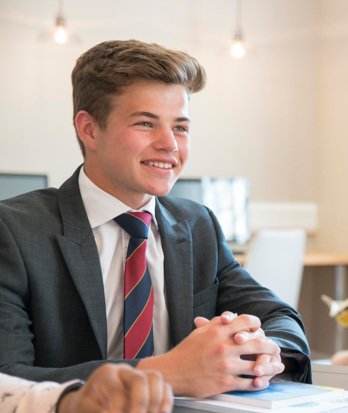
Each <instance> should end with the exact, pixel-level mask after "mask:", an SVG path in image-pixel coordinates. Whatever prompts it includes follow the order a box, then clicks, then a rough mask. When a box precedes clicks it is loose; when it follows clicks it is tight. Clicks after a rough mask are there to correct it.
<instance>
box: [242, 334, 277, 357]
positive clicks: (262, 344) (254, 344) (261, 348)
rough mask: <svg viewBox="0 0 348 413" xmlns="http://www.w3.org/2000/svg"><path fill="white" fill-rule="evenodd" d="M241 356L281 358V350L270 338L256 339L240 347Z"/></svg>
mask: <svg viewBox="0 0 348 413" xmlns="http://www.w3.org/2000/svg"><path fill="white" fill-rule="evenodd" d="M238 348H239V352H240V354H243V355H244V354H245V355H250V354H256V355H258V356H259V355H262V354H268V355H269V356H279V354H280V348H279V346H278V345H277V343H275V342H274V341H273V340H271V339H269V338H267V337H266V338H255V339H252V340H249V341H247V342H246V343H244V344H240V345H239V346H238Z"/></svg>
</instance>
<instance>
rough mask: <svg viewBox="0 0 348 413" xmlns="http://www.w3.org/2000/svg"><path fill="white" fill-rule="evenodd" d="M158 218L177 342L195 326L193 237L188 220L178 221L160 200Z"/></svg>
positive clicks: (171, 317) (170, 313)
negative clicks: (193, 321)
mask: <svg viewBox="0 0 348 413" xmlns="http://www.w3.org/2000/svg"><path fill="white" fill-rule="evenodd" d="M156 218H157V222H158V228H159V232H160V235H161V241H162V248H163V253H164V278H165V287H166V298H167V306H168V313H169V321H170V331H171V339H172V342H173V344H174V345H176V344H177V343H178V342H180V341H181V340H183V338H184V337H186V336H187V335H188V334H189V333H190V332H191V331H192V327H193V323H192V320H193V282H192V273H193V264H192V237H191V231H190V228H189V226H188V223H187V221H186V220H184V221H181V222H177V221H176V220H175V219H174V217H173V216H172V215H171V214H170V213H169V211H168V210H167V209H166V208H165V207H164V206H163V205H161V204H160V201H158V200H157V206H156Z"/></svg>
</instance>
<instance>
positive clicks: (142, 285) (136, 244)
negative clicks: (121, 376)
mask: <svg viewBox="0 0 348 413" xmlns="http://www.w3.org/2000/svg"><path fill="white" fill-rule="evenodd" d="M151 220H152V215H151V214H150V213H149V212H127V213H125V214H122V215H119V216H118V217H116V218H115V221H116V222H117V224H118V225H120V227H121V228H123V229H124V230H125V231H127V232H128V234H129V235H130V240H129V244H128V250H127V258H126V264H125V272H124V358H125V359H134V358H143V357H148V356H152V355H153V351H154V347H153V327H152V322H153V303H154V297H153V289H152V284H151V278H150V273H149V270H148V268H147V264H146V242H147V238H148V231H149V225H150V224H151Z"/></svg>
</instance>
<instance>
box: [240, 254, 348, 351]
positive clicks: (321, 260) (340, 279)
mask: <svg viewBox="0 0 348 413" xmlns="http://www.w3.org/2000/svg"><path fill="white" fill-rule="evenodd" d="M235 257H236V259H237V260H238V261H239V262H240V264H241V265H244V264H245V262H246V257H247V254H235ZM303 265H304V267H332V268H334V279H335V280H334V283H335V296H334V298H335V299H336V300H344V299H346V298H347V297H346V296H345V291H346V282H347V280H346V277H347V266H348V254H339V253H331V252H306V253H305V256H304V259H303ZM343 347H344V329H343V328H342V327H341V326H339V325H338V324H336V330H335V351H340V350H342V349H343Z"/></svg>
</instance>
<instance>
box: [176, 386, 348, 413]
mask: <svg viewBox="0 0 348 413" xmlns="http://www.w3.org/2000/svg"><path fill="white" fill-rule="evenodd" d="M343 405H344V406H347V407H348V394H347V392H345V391H344V389H339V388H333V387H324V386H317V385H311V384H304V383H297V382H291V381H274V382H272V383H271V384H270V386H269V387H268V388H267V389H265V390H260V391H256V392H240V391H233V392H227V393H222V394H219V395H216V396H213V397H210V398H206V399H195V398H186V397H176V398H175V406H177V407H179V408H186V409H187V408H190V409H195V410H197V411H208V412H218V413H220V412H221V413H225V412H226V413H229V412H231V413H232V412H237V411H238V412H241V411H243V412H268V411H271V410H272V411H273V412H275V413H276V412H280V411H281V412H288V411H291V412H294V413H295V412H301V413H302V412H304V411H306V412H308V413H309V412H321V411H329V407H330V410H331V409H332V408H333V407H336V408H337V407H341V406H342V407H343ZM325 406H326V407H325ZM177 411H179V410H178V409H177Z"/></svg>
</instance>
